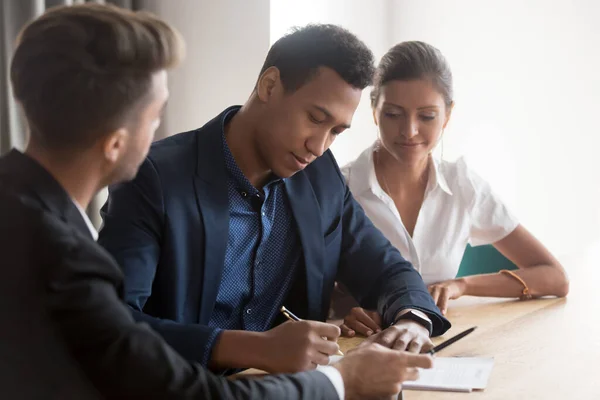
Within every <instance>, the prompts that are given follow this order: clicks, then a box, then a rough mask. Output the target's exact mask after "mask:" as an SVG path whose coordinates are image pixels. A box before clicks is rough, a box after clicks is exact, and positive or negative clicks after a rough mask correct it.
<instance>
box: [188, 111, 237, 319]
mask: <svg viewBox="0 0 600 400" xmlns="http://www.w3.org/2000/svg"><path fill="white" fill-rule="evenodd" d="M222 115H223V114H221V115H219V116H218V117H216V118H215V119H213V120H212V121H210V122H209V123H208V124H207V125H206V126H205V127H204V128H202V129H201V130H200V131H199V132H198V134H197V143H198V153H197V154H198V164H197V171H196V178H195V180H194V190H195V192H196V201H197V203H198V210H199V212H200V215H201V217H202V222H203V224H204V271H203V279H202V294H201V296H202V300H201V303H200V304H201V307H200V315H199V320H200V323H201V324H208V322H209V320H210V316H211V314H212V311H213V309H214V305H215V301H216V299H217V294H218V292H219V285H220V282H221V275H222V273H223V266H224V264H225V250H226V249H227V239H228V236H229V198H228V194H227V170H226V168H225V160H224V158H223V142H222V136H221V135H222V125H221V124H222V122H221V118H222Z"/></svg>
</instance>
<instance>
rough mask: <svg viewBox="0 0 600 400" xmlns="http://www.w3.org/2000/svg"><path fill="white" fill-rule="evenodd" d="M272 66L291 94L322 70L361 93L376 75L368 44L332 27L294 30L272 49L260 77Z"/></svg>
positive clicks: (340, 28) (325, 25)
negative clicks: (332, 74)
mask: <svg viewBox="0 0 600 400" xmlns="http://www.w3.org/2000/svg"><path fill="white" fill-rule="evenodd" d="M270 67H276V68H277V69H278V70H279V73H280V77H281V82H282V83H283V87H284V89H285V90H286V91H287V92H291V91H295V90H298V89H299V88H300V87H301V86H302V85H304V84H305V83H306V82H308V80H310V78H312V77H313V76H314V74H315V73H316V72H317V69H318V68H319V67H328V68H331V69H333V70H334V71H335V72H337V73H338V74H339V75H340V76H341V77H342V79H344V81H346V82H347V83H348V84H350V85H352V86H353V87H355V88H357V89H361V90H362V89H364V88H366V87H367V86H369V85H370V84H371V82H372V80H373V74H374V72H375V67H374V59H373V53H372V52H371V50H369V48H368V47H367V45H365V44H364V43H363V42H362V41H361V40H360V39H359V38H357V37H356V36H355V35H354V34H353V33H351V32H350V31H348V30H347V29H344V28H342V27H340V26H337V25H331V24H310V25H307V26H305V27H302V28H293V29H292V31H291V32H290V33H288V34H287V35H285V36H283V37H281V38H280V39H279V40H277V41H276V42H275V43H274V44H273V46H271V49H270V50H269V53H268V54H267V58H266V59H265V63H264V64H263V67H262V69H261V71H260V75H259V76H262V74H263V73H264V72H265V71H266V70H267V69H268V68H270Z"/></svg>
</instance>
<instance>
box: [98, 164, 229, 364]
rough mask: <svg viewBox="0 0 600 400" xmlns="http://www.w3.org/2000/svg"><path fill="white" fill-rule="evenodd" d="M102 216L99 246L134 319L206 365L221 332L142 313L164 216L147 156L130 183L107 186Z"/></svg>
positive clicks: (155, 174)
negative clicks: (115, 269) (120, 281)
mask: <svg viewBox="0 0 600 400" xmlns="http://www.w3.org/2000/svg"><path fill="white" fill-rule="evenodd" d="M101 214H102V219H103V227H102V230H101V231H100V235H99V238H98V243H99V244H100V245H102V246H103V247H104V248H105V249H106V250H107V251H108V252H109V253H110V254H112V256H113V257H114V258H115V260H116V261H117V263H118V264H119V265H120V267H121V269H122V270H123V273H124V275H125V283H126V285H125V302H126V303H127V304H128V305H129V306H130V307H131V310H132V314H133V316H134V318H135V319H136V320H137V321H140V322H146V323H148V324H149V325H150V326H152V328H153V329H154V330H156V331H157V332H159V333H160V334H161V336H162V337H163V338H164V339H165V340H166V341H167V343H169V344H170V345H171V346H172V347H173V348H175V350H177V351H178V352H179V353H180V354H182V355H184V356H185V357H186V358H187V359H189V360H193V361H198V362H200V363H201V364H203V365H204V366H206V365H207V364H208V361H209V359H210V354H211V352H212V348H213V345H214V343H215V341H216V340H217V338H218V335H219V333H220V330H219V329H216V328H212V327H209V326H205V325H199V324H183V323H179V322H175V321H172V320H168V319H161V318H156V317H153V316H150V315H148V314H145V313H144V312H143V309H144V305H145V304H146V301H147V300H148V298H149V297H150V295H151V294H152V285H153V283H154V277H155V275H156V270H157V266H158V262H159V257H160V252H161V243H162V241H163V231H164V218H165V217H164V215H165V212H164V201H163V192H162V187H161V183H160V179H159V176H158V172H157V170H156V168H155V167H154V164H153V163H152V161H151V159H150V158H146V160H145V161H144V163H143V164H142V166H141V167H140V169H139V171H138V174H137V176H136V178H135V179H134V180H133V181H131V182H127V183H122V184H118V185H114V186H112V187H110V189H109V198H108V200H107V202H106V204H105V205H104V207H103V208H102V211H101Z"/></svg>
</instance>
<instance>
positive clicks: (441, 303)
mask: <svg viewBox="0 0 600 400" xmlns="http://www.w3.org/2000/svg"><path fill="white" fill-rule="evenodd" d="M466 286H467V285H466V282H465V280H464V279H461V278H458V279H451V280H449V281H444V282H439V283H435V284H433V285H429V286H428V287H427V289H429V293H430V294H431V297H433V301H434V302H435V304H436V305H437V306H438V308H439V309H440V311H441V312H442V314H443V315H446V312H447V311H448V300H454V299H458V298H459V297H461V296H463V295H464V294H465V291H466V289H467V287H466Z"/></svg>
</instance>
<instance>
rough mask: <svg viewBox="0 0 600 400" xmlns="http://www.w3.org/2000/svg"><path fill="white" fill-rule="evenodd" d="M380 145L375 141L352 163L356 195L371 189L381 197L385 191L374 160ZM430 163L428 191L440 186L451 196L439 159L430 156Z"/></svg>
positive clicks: (351, 178) (351, 176)
mask: <svg viewBox="0 0 600 400" xmlns="http://www.w3.org/2000/svg"><path fill="white" fill-rule="evenodd" d="M379 145H380V144H379V142H378V141H375V143H373V144H372V145H371V146H369V147H368V148H367V149H366V150H365V151H363V152H362V153H361V155H360V156H358V158H357V159H356V161H354V162H353V163H352V171H353V173H352V175H350V177H349V178H350V180H349V182H348V186H350V187H351V188H352V189H353V192H354V194H355V195H360V194H362V193H363V192H365V191H367V190H370V191H372V192H373V193H374V194H375V195H377V196H378V197H380V194H381V193H380V192H383V189H382V188H381V186H380V185H379V182H378V181H377V175H375V163H374V162H373V152H374V151H375V150H376V149H377V147H378V146H379ZM429 164H430V166H432V167H433V168H430V169H429V179H428V182H427V192H429V191H430V190H432V189H433V188H434V187H435V186H439V187H440V189H442V190H443V191H444V192H446V193H447V194H449V195H450V196H451V195H452V190H450V187H449V186H448V182H447V181H446V178H445V177H444V174H443V168H442V167H441V165H440V163H439V161H437V160H436V159H434V158H433V157H431V156H429Z"/></svg>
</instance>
